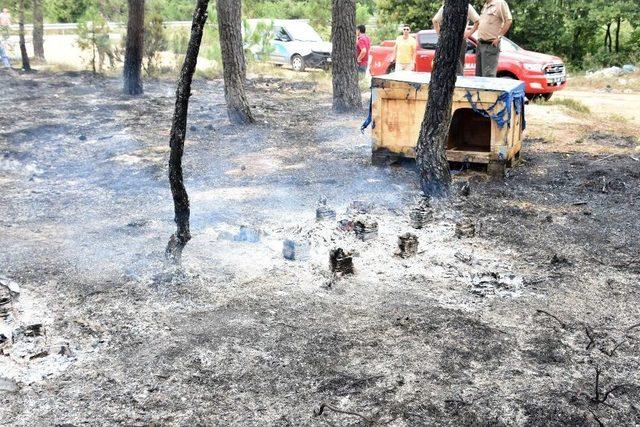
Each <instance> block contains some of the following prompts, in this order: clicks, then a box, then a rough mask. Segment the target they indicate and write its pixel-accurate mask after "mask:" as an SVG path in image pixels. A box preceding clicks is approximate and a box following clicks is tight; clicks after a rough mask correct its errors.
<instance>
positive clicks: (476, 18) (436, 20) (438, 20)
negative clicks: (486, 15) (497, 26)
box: [431, 5, 480, 76]
mask: <svg viewBox="0 0 640 427" xmlns="http://www.w3.org/2000/svg"><path fill="white" fill-rule="evenodd" d="M443 12H444V5H443V6H440V9H438V12H437V13H436V14H435V16H434V17H433V19H432V20H431V22H433V28H434V29H435V30H436V33H438V35H440V27H441V26H442V18H443ZM469 21H471V22H473V26H471V27H470V26H469ZM479 24H480V15H478V12H476V10H475V9H474V8H473V6H471V5H469V10H468V12H467V25H466V26H467V29H466V30H465V32H464V39H463V40H462V47H461V48H460V60H459V61H458V68H457V70H456V74H457V75H459V76H464V63H465V57H466V56H467V39H468V38H469V37H471V35H472V34H473V33H475V31H476V30H477V29H478V25H479Z"/></svg>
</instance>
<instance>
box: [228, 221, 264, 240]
mask: <svg viewBox="0 0 640 427" xmlns="http://www.w3.org/2000/svg"><path fill="white" fill-rule="evenodd" d="M261 234H262V233H261V232H260V230H257V229H255V228H251V227H248V226H246V225H243V226H241V227H240V233H238V234H237V235H235V236H234V237H233V241H234V242H250V243H258V242H259V241H260V236H261Z"/></svg>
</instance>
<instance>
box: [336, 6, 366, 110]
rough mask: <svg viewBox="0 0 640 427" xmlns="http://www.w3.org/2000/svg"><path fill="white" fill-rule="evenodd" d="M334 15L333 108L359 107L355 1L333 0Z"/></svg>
mask: <svg viewBox="0 0 640 427" xmlns="http://www.w3.org/2000/svg"><path fill="white" fill-rule="evenodd" d="M331 16H332V18H331V43H332V45H333V49H332V53H331V60H332V63H333V110H334V111H335V112H338V113H344V112H348V111H357V110H360V109H362V97H361V95H360V87H359V86H358V70H357V68H356V39H355V37H356V36H355V34H356V1H355V0H333V6H332V15H331Z"/></svg>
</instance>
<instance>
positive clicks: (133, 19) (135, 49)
mask: <svg viewBox="0 0 640 427" xmlns="http://www.w3.org/2000/svg"><path fill="white" fill-rule="evenodd" d="M143 53H144V0H129V21H128V23H127V46H126V51H125V57H124V72H123V78H124V93H125V94H127V95H140V94H141V93H142V92H143V89H142V55H143Z"/></svg>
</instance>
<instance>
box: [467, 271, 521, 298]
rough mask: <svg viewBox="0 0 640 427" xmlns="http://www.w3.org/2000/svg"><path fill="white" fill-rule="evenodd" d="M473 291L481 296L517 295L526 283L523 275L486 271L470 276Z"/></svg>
mask: <svg viewBox="0 0 640 427" xmlns="http://www.w3.org/2000/svg"><path fill="white" fill-rule="evenodd" d="M470 285H471V293H473V294H475V295H478V296H481V297H487V296H502V297H504V296H512V297H513V296H517V295H518V294H519V293H520V292H521V291H522V287H523V285H524V279H523V278H522V276H518V275H516V274H513V273H496V272H485V273H479V274H473V275H472V276H471V277H470Z"/></svg>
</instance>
